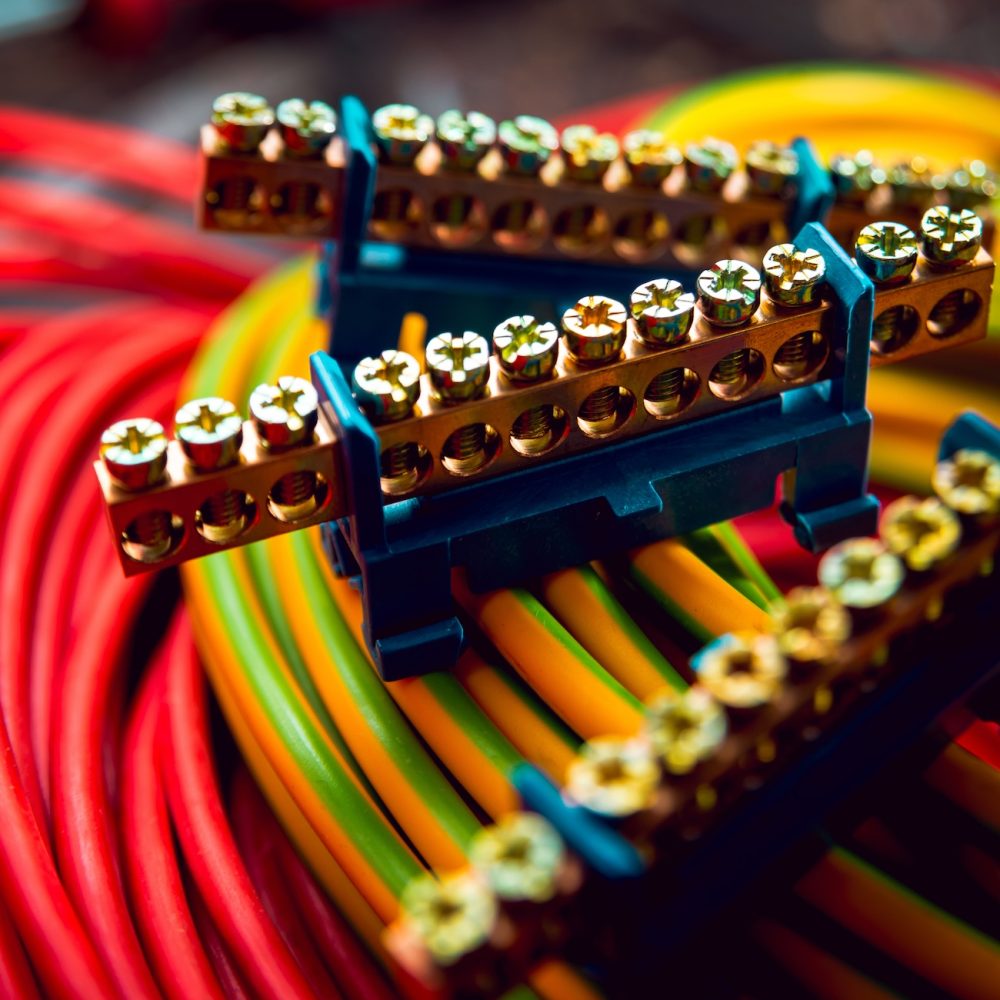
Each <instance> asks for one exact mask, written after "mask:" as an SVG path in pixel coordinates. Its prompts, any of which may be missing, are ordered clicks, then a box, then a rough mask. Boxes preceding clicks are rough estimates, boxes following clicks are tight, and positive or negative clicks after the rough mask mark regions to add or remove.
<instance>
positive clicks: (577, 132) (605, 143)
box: [562, 125, 618, 182]
mask: <svg viewBox="0 0 1000 1000" xmlns="http://www.w3.org/2000/svg"><path fill="white" fill-rule="evenodd" d="M562 151H563V163H564V165H565V168H566V176H567V177H571V178H572V179H573V180H577V181H589V182H594V181H599V180H600V179H601V178H602V177H603V176H604V175H605V174H606V173H607V170H608V167H610V166H611V164H612V163H614V162H615V160H616V159H617V158H618V140H617V139H616V138H615V137H614V136H613V135H612V134H611V133H610V132H598V131H597V129H595V128H594V126H593V125H570V126H569V127H568V128H565V129H563V133H562Z"/></svg>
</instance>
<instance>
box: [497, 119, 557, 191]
mask: <svg viewBox="0 0 1000 1000" xmlns="http://www.w3.org/2000/svg"><path fill="white" fill-rule="evenodd" d="M497 136H498V138H499V144H500V152H501V153H502V154H503V162H504V166H505V168H506V169H507V170H508V171H509V172H510V173H512V174H523V175H527V176H531V175H532V174H537V173H538V171H539V170H541V169H542V167H543V166H544V165H545V163H546V162H547V161H548V159H549V157H550V156H551V155H552V154H553V153H554V152H555V151H556V150H557V149H558V148H559V133H558V132H556V130H555V129H554V128H553V127H552V126H551V125H550V124H549V123H548V122H547V121H546V120H545V119H544V118H536V117H535V116H533V115H518V116H517V117H516V118H514V119H512V120H509V121H502V122H500V126H499V128H498V129H497Z"/></svg>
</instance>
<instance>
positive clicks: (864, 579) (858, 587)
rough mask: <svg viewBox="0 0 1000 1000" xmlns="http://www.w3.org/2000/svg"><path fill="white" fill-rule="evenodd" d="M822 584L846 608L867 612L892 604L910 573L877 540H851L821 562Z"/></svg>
mask: <svg viewBox="0 0 1000 1000" xmlns="http://www.w3.org/2000/svg"><path fill="white" fill-rule="evenodd" d="M817 572H818V576H819V582H820V583H821V584H822V585H823V586H824V587H826V588H827V590H829V591H831V592H832V593H833V596H834V597H836V598H837V600H838V601H840V603H841V604H843V605H844V607H847V608H854V609H857V610H864V609H867V608H876V607H878V606H879V605H881V604H885V603H886V602H887V601H889V600H891V599H892V598H893V597H894V596H895V595H896V592H897V591H898V590H899V588H900V587H901V586H902V585H903V577H904V576H905V575H906V571H905V570H904V569H903V564H902V562H900V560H899V557H898V556H895V555H893V554H892V553H891V552H890V551H889V550H888V549H887V548H886V546H885V545H884V543H882V542H880V541H878V540H877V539H875V538H849V539H847V541H845V542H840V543H839V544H838V545H834V546H833V548H831V549H830V550H829V551H828V552H827V553H826V554H825V555H824V556H823V558H822V559H820V561H819V569H818V571H817Z"/></svg>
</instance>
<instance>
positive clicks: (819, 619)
mask: <svg viewBox="0 0 1000 1000" xmlns="http://www.w3.org/2000/svg"><path fill="white" fill-rule="evenodd" d="M934 483H935V489H936V490H937V492H938V494H939V497H938V498H930V499H918V498H916V497H906V498H903V499H902V500H899V501H896V502H895V503H894V504H892V505H890V506H889V507H888V508H887V509H886V511H885V515H884V517H883V520H882V525H881V535H882V540H881V541H878V540H875V539H852V540H850V541H848V542H845V543H842V544H841V545H840V546H837V547H835V548H834V549H831V550H830V552H828V553H827V555H826V556H824V558H823V560H822V561H821V563H820V568H819V577H820V585H819V586H814V587H799V588H797V589H795V590H793V591H792V592H790V593H789V594H788V595H786V597H785V598H784V600H782V601H780V602H778V603H777V604H776V605H775V606H774V607H773V608H772V611H771V623H770V625H771V630H770V631H769V632H740V633H732V634H729V635H724V636H722V637H720V638H719V639H717V640H715V641H713V642H712V643H710V644H709V645H708V646H706V647H705V648H704V649H703V650H702V651H701V652H700V653H699V654H698V655H697V656H696V657H694V659H693V661H692V667H693V668H694V670H695V672H696V674H697V677H698V682H697V683H696V684H694V685H693V686H691V687H690V688H688V689H687V690H686V691H685V692H683V693H682V694H677V693H676V692H673V691H669V692H663V693H661V694H657V695H654V696H653V697H651V698H650V699H649V700H648V701H647V704H646V706H645V713H644V723H643V728H642V731H641V733H640V734H639V735H638V736H637V737H634V738H625V737H617V736H614V737H597V738H592V739H590V740H587V741H586V742H584V743H583V744H582V745H581V747H580V749H579V751H578V753H577V754H576V756H575V757H574V759H573V761H572V762H571V764H570V766H569V767H568V769H567V773H566V780H565V785H564V794H565V796H566V798H567V799H568V800H570V801H571V802H575V803H577V804H579V805H582V806H583V807H585V808H587V809H589V810H591V811H593V812H595V813H597V814H599V815H601V816H603V817H605V818H607V819H609V820H612V821H615V822H618V823H625V822H627V820H628V819H629V818H630V817H632V816H636V815H637V814H641V813H643V812H646V811H647V810H650V809H653V808H655V804H656V799H657V796H658V792H659V789H660V788H661V786H662V784H663V783H664V782H670V781H671V780H674V779H677V778H680V777H683V776H685V775H691V774H692V773H694V772H696V769H697V768H698V767H699V766H700V765H702V764H703V763H705V762H707V761H708V760H709V759H710V758H711V757H712V756H713V755H714V754H715V753H716V752H717V751H718V750H719V749H720V747H721V746H722V745H723V743H724V742H725V740H726V738H727V735H728V734H729V732H730V730H731V729H734V728H736V729H738V728H740V727H741V726H743V725H744V724H745V723H746V722H748V721H749V720H750V719H751V718H752V717H753V713H754V712H755V711H756V710H758V709H759V708H761V707H762V706H764V705H767V704H769V703H771V702H772V701H773V700H774V699H775V698H776V697H777V696H778V695H779V693H780V692H781V690H782V688H783V686H784V684H785V683H786V681H787V680H788V679H789V678H796V679H800V680H804V679H805V678H807V677H808V675H809V673H810V672H811V671H813V672H814V671H815V670H816V669H817V668H820V667H823V666H826V665H829V664H830V663H831V662H833V660H834V659H835V657H836V656H837V654H838V651H839V650H840V648H841V647H842V645H843V644H844V643H845V642H846V641H847V640H848V639H849V638H850V636H851V634H852V631H853V629H854V628H855V627H856V626H857V625H858V624H859V623H861V624H863V622H864V618H863V616H862V617H861V618H858V617H856V615H857V614H858V613H859V612H861V613H864V612H866V611H868V610H869V609H871V608H872V607H874V606H877V605H883V604H884V603H885V602H886V601H888V600H890V599H891V597H892V596H894V594H895V593H896V591H897V590H898V588H899V586H900V585H901V582H902V580H903V577H904V575H905V569H909V570H910V571H911V572H914V573H917V574H920V573H925V572H927V571H928V570H930V569H933V568H934V567H935V566H937V565H938V564H939V563H940V562H941V561H943V560H944V559H946V558H947V557H948V556H949V555H950V554H951V553H952V552H953V551H954V550H955V548H956V546H957V544H958V539H959V535H960V529H959V527H958V523H959V520H958V519H960V518H961V519H973V520H975V521H982V519H983V518H995V517H996V515H997V514H1000V462H997V460H996V459H994V458H993V457H992V456H990V455H988V454H986V453H985V452H979V451H960V452H958V453H957V454H956V455H954V456H953V457H952V458H950V459H948V460H946V461H944V462H941V463H939V465H938V466H937V469H936V470H935V473H934ZM904 566H905V568H904ZM832 706H833V694H832V692H831V691H830V690H829V689H828V688H825V687H821V688H818V689H817V691H816V692H815V694H814V697H813V710H814V711H815V712H816V713H817V714H819V715H822V714H825V713H827V712H829V711H830V709H831V708H832ZM776 756H777V746H776V744H775V742H774V740H773V739H772V738H769V737H763V738H761V739H759V740H758V742H757V743H756V745H755V747H754V749H753V753H752V757H753V761H752V762H750V761H743V763H755V764H768V763H770V762H772V761H773V760H775V759H776ZM716 801H717V792H716V790H715V788H714V787H713V786H711V785H708V784H704V783H703V784H701V785H699V786H698V788H697V789H696V793H695V807H696V808H697V809H698V810H699V811H701V812H708V811H710V810H711V809H712V808H713V807H714V805H715V803H716ZM625 830H626V832H627V827H625ZM469 857H470V864H469V866H468V867H467V868H465V869H462V870H459V871H455V872H450V873H446V874H444V875H443V876H441V877H436V876H432V875H430V874H423V875H419V876H417V877H416V878H415V879H414V880H413V881H412V882H411V883H410V884H409V885H408V886H407V887H406V889H405V890H404V892H403V894H402V897H401V901H400V916H399V918H398V919H397V921H396V922H395V924H394V925H393V932H392V933H393V934H395V935H402V936H403V937H404V941H403V942H402V948H403V949H407V950H410V953H411V954H412V948H413V947H414V945H416V946H417V947H418V948H420V949H423V950H424V951H425V952H426V953H427V955H428V956H429V958H430V959H431V960H432V961H433V962H435V963H437V965H438V966H439V967H448V966H452V965H454V964H455V963H457V962H458V961H459V960H460V959H463V958H465V957H466V956H469V955H471V954H472V953H474V952H476V951H478V950H479V949H481V948H484V947H489V944H490V942H491V940H494V939H496V940H497V941H501V940H503V939H506V938H507V937H508V936H510V935H507V934H505V933H501V932H498V928H499V925H500V923H501V922H502V921H503V920H504V907H505V906H509V905H513V906H516V907H520V908H521V909H520V911H519V912H520V913H521V914H522V915H523V913H524V912H525V911H524V910H523V906H524V904H525V903H535V904H540V905H541V906H545V905H546V904H548V903H550V902H551V901H552V900H553V899H554V898H556V897H557V896H558V894H559V892H560V891H561V889H564V890H565V889H568V890H569V891H573V890H574V889H575V888H576V886H577V884H578V882H579V876H578V875H576V877H574V876H573V875H572V874H570V873H571V872H572V865H573V862H572V859H571V856H570V855H569V852H568V851H567V849H566V846H565V844H564V842H563V841H562V839H561V837H560V836H559V834H558V833H557V832H556V830H555V829H554V828H553V827H552V826H551V825H550V824H549V823H548V822H547V821H546V820H545V819H543V818H542V817H540V816H538V815H536V814H533V813H524V812H517V813H511V814H509V815H507V816H505V817H504V818H503V819H501V820H500V821H499V822H498V823H497V824H495V825H493V826H488V827H486V828H484V829H483V830H482V831H480V832H479V833H478V834H476V836H475V837H474V839H473V841H472V844H471V846H470V850H469ZM497 947H500V948H502V947H503V945H502V944H498V945H497Z"/></svg>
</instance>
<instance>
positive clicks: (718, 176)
mask: <svg viewBox="0 0 1000 1000" xmlns="http://www.w3.org/2000/svg"><path fill="white" fill-rule="evenodd" d="M739 162H740V158H739V155H738V154H737V152H736V147H735V146H733V145H732V144H731V143H728V142H722V141H721V140H720V139H705V140H703V141H702V142H691V143H688V145H687V146H686V147H685V148H684V169H685V172H686V173H687V179H688V184H690V186H691V187H692V188H693V189H694V190H695V191H701V192H703V193H705V194H716V193H717V192H719V191H720V190H721V189H722V186H723V185H724V184H725V183H726V181H727V180H728V178H729V175H730V174H731V173H732V172H733V171H734V170H735V169H736V168H737V167H738V166H739Z"/></svg>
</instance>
